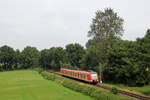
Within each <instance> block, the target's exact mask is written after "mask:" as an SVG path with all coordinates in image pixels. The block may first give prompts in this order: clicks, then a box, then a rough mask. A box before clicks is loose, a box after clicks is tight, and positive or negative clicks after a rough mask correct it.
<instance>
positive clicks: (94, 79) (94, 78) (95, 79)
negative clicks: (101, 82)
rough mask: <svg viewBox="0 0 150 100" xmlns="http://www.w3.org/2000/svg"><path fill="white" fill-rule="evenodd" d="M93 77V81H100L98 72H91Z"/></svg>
mask: <svg viewBox="0 0 150 100" xmlns="http://www.w3.org/2000/svg"><path fill="white" fill-rule="evenodd" d="M91 79H92V82H93V83H98V74H97V73H96V72H91Z"/></svg>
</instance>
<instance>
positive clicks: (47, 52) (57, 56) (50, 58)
mask: <svg viewBox="0 0 150 100" xmlns="http://www.w3.org/2000/svg"><path fill="white" fill-rule="evenodd" d="M39 62H40V65H41V66H42V67H43V68H44V69H54V70H59V69H60V67H61V66H62V64H63V63H67V54H66V51H65V50H64V49H63V48H61V47H53V48H50V49H44V50H42V51H41V56H40V60H39Z"/></svg>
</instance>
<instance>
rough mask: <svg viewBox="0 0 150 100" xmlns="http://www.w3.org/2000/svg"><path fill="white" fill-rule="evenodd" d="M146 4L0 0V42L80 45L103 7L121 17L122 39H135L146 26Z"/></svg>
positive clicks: (136, 0) (149, 10)
mask: <svg viewBox="0 0 150 100" xmlns="http://www.w3.org/2000/svg"><path fill="white" fill-rule="evenodd" d="M149 5H150V0H0V46H2V45H9V46H11V47H13V48H15V49H16V48H18V49H21V50H22V49H23V48H24V47H25V46H27V45H30V46H35V47H37V48H38V49H39V50H41V49H44V48H50V47H52V46H62V47H65V45H66V44H69V43H80V44H81V45H83V46H84V45H85V43H86V42H87V40H88V37H87V32H88V30H89V28H90V27H89V26H90V24H91V22H92V18H94V16H95V12H96V11H97V10H104V8H107V7H110V8H113V9H114V11H115V12H118V15H119V16H120V17H122V18H123V19H124V20H125V22H124V29H125V32H124V36H123V39H128V40H135V39H136V38H137V37H143V36H144V35H145V32H146V30H147V29H148V28H150V6H149Z"/></svg>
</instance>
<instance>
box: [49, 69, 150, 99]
mask: <svg viewBox="0 0 150 100" xmlns="http://www.w3.org/2000/svg"><path fill="white" fill-rule="evenodd" d="M47 72H49V73H53V74H56V75H59V76H62V75H61V74H60V73H55V72H52V71H47ZM70 80H73V79H70ZM74 81H77V80H74ZM78 82H79V81H78ZM85 84H88V83H85ZM92 86H94V87H97V88H103V89H105V90H108V91H109V90H110V89H111V87H109V86H105V85H100V84H97V85H92ZM118 93H119V94H122V95H126V96H129V97H133V98H136V99H138V100H150V97H149V96H145V95H141V94H136V93H132V92H127V91H125V90H121V89H118Z"/></svg>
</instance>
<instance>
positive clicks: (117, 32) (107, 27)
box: [88, 8, 123, 40]
mask: <svg viewBox="0 0 150 100" xmlns="http://www.w3.org/2000/svg"><path fill="white" fill-rule="evenodd" d="M90 28H91V29H90V31H89V32H88V36H89V37H93V38H96V39H99V40H101V39H107V38H109V37H110V36H115V37H116V38H120V37H121V36H122V32H123V19H122V18H120V17H119V16H118V15H117V13H115V12H114V11H113V9H111V8H106V9H105V10H104V12H103V11H100V10H98V11H97V12H96V17H95V18H94V19H93V22H92V25H91V26H90Z"/></svg>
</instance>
